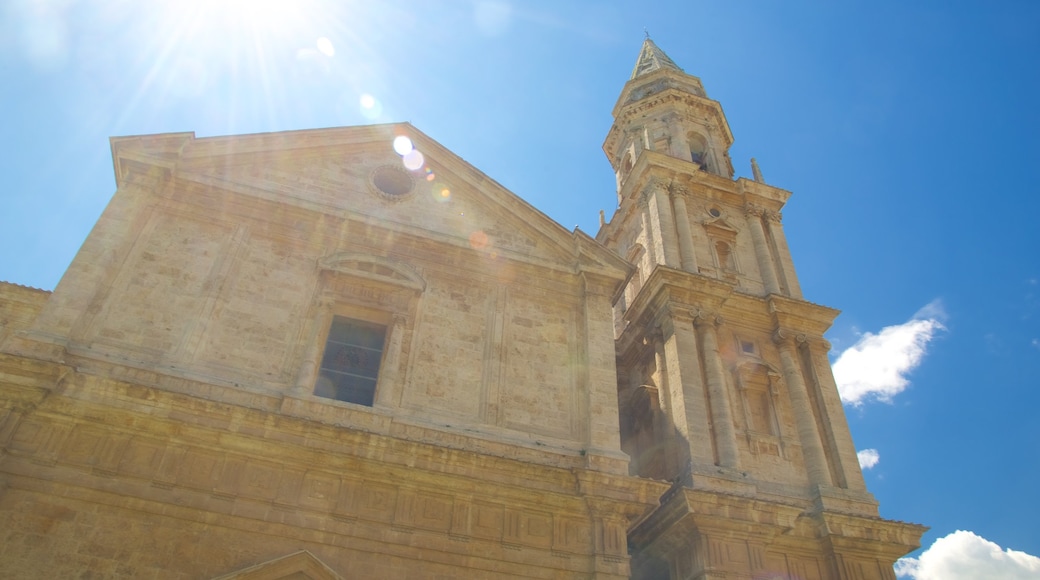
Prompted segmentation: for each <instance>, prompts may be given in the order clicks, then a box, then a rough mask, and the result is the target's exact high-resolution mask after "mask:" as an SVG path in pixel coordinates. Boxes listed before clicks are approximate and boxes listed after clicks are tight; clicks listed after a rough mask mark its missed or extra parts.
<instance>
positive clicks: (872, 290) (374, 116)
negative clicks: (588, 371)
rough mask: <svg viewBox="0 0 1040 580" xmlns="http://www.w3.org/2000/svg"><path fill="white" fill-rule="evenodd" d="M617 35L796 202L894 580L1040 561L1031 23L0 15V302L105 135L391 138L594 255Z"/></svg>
mask: <svg viewBox="0 0 1040 580" xmlns="http://www.w3.org/2000/svg"><path fill="white" fill-rule="evenodd" d="M593 6H594V7H593ZM644 28H646V29H647V30H648V31H649V32H650V34H651V36H652V37H653V39H654V40H655V42H656V43H657V44H658V45H659V46H660V47H661V48H662V49H664V50H665V51H666V52H667V53H668V55H669V56H671V57H672V59H673V60H674V61H675V62H676V63H678V64H679V66H681V67H683V68H684V69H685V70H686V72H688V73H690V74H694V75H697V76H699V77H700V78H701V79H702V80H703V82H704V85H705V88H706V89H707V91H708V94H709V96H711V97H712V98H714V99H717V100H718V101H720V102H721V103H722V105H723V107H724V109H725V111H726V114H727V117H728V120H729V123H730V126H731V128H732V131H733V134H734V136H735V137H736V143H735V145H734V146H733V148H732V149H731V154H732V158H733V160H734V164H735V165H736V167H737V171H738V174H741V175H749V174H750V168H749V166H748V161H747V160H748V159H749V158H750V157H752V156H754V157H756V158H757V159H758V161H759V164H760V166H761V168H762V172H763V173H764V175H765V179H766V181H767V182H769V183H771V184H773V185H777V186H779V187H783V188H785V189H789V190H791V191H793V192H794V195H793V197H792V198H791V201H790V202H789V203H788V206H787V207H786V208H785V212H784V225H785V230H786V233H787V236H788V240H789V242H790V245H791V248H792V252H793V253H794V258H795V264H796V266H797V268H798V272H799V275H800V279H801V284H802V288H803V290H804V292H805V295H806V297H807V298H808V299H809V300H812V301H813V302H817V303H821V304H826V305H829V306H833V307H836V308H840V309H842V310H843V314H842V315H841V317H839V318H838V320H837V322H836V324H835V326H834V328H833V329H832V331H831V333H830V334H829V335H828V338H830V340H831V341H832V343H833V345H834V352H833V357H834V360H836V361H837V360H841V362H840V363H837V364H838V365H839V366H838V369H837V370H838V375H839V382H841V383H842V390H843V395H844V396H845V397H846V399H847V400H848V401H849V404H848V405H847V406H846V411H847V413H848V416H849V420H850V424H851V428H852V430H853V436H854V439H855V441H856V444H857V448H858V449H861V450H867V449H872V450H875V452H876V456H877V461H876V464H874V465H873V467H871V468H869V469H867V470H866V472H865V475H866V478H867V481H868V485H869V487H870V489H871V491H872V492H873V493H874V494H875V495H876V496H877V498H878V500H879V501H880V502H881V512H882V515H883V516H885V517H887V518H892V519H899V520H905V521H914V522H920V523H924V524H927V525H930V526H932V530H931V531H930V532H929V533H928V534H927V535H926V536H925V539H924V546H925V547H926V548H928V547H929V546H931V547H932V549H931V550H929V551H928V553H926V554H925V555H924V556H921V558H920V559H919V560H918V561H916V562H909V563H908V564H906V565H904V567H903V570H904V571H905V572H906V574H907V577H914V578H933V577H940V576H942V577H946V578H955V577H957V576H950V575H945V576H943V574H945V573H944V572H937V571H941V570H944V568H942V566H946V565H950V562H952V561H953V560H952V559H953V558H969V557H975V556H973V554H981V555H980V556H978V558H980V560H978V561H980V562H982V561H985V562H988V563H987V564H986V566H987V567H986V568H984V569H987V570H991V571H992V570H996V569H998V567H999V566H1004V565H1006V566H1007V567H1008V568H1007V569H1008V570H1009V571H1008V572H1007V574H1008V576H1007V577H1016V576H1014V575H1013V572H1011V570H1015V569H1022V570H1026V569H1028V568H1022V567H1023V566H1033V565H1035V566H1037V567H1036V568H1035V569H1034V571H1040V561H1037V562H1036V563H1035V564H1034V563H1033V560H1031V559H1029V557H1028V556H1021V557H1018V558H1017V559H1016V556H1015V554H1010V555H1009V553H1008V552H1004V551H1002V550H1004V549H1012V550H1017V551H1023V552H1026V553H1028V554H1033V555H1038V554H1040V535H1038V534H1036V522H1037V521H1040V495H1038V494H1037V493H1036V489H1037V488H1038V487H1040V484H1038V482H1040V421H1037V420H1036V419H1035V417H1036V416H1037V408H1038V406H1040V392H1038V391H1040V381H1038V379H1037V377H1040V257H1038V250H1040V244H1038V238H1040V233H1038V232H1040V228H1038V227H1037V225H1036V223H1035V222H1036V220H1037V216H1040V187H1038V185H1037V183H1038V176H1037V175H1036V174H1037V173H1038V169H1040V107H1038V106H1037V103H1040V32H1038V31H1040V3H1036V2H1032V1H1022V2H1016V1H1013V0H1008V1H1005V2H1000V3H990V2H982V1H979V2H950V1H948V0H945V1H926V0H920V1H914V2H906V1H905V0H903V1H889V0H882V1H875V2H842V3H823V2H820V3H808V2H780V1H773V0H759V1H754V2H752V1H743V0H735V1H728V2H703V1H685V2H657V3H653V2H648V3H637V2H597V3H595V4H593V3H585V2H581V3H578V2H571V3H569V2H561V1H558V0H557V1H555V2H519V1H516V2H512V3H510V2H508V1H507V0H494V1H491V0H488V1H480V2H469V1H462V0H458V1H452V2H448V1H445V2H415V1H413V2H396V1H395V2H362V1H360V0H357V1H354V2H347V1H342V2H331V1H328V2H325V1H323V0H299V1H297V2H281V1H278V0H252V1H246V0H238V1H235V0H179V1H172V0H171V1H169V2H158V1H157V2H144V3H142V2H132V1H129V0H111V1H109V2H88V1H76V0H37V1H35V2H30V1H28V0H8V1H7V2H4V3H3V7H2V8H0V70H2V71H3V77H2V78H3V82H2V83H0V104H2V106H3V111H4V112H5V115H4V117H5V121H4V129H3V134H4V139H3V144H2V145H0V146H2V147H3V154H2V155H0V174H2V175H4V176H5V178H6V181H5V185H4V186H3V187H2V188H0V279H3V280H8V281H12V282H17V283H20V284H24V285H31V286H37V287H42V288H47V289H51V288H53V287H54V285H55V284H56V283H57V281H58V279H59V278H60V276H61V273H62V272H63V271H64V269H65V267H66V266H67V265H68V263H69V262H70V260H71V259H72V257H73V255H74V253H75V251H76V249H77V248H78V247H79V245H80V243H81V242H82V241H83V239H84V237H85V236H86V235H87V233H88V231H89V229H90V227H91V226H92V225H93V223H94V221H95V220H96V219H97V217H98V215H99V214H100V212H101V210H102V209H103V208H104V205H105V203H106V202H107V201H108V199H109V198H110V196H111V194H112V193H113V191H114V187H115V185H114V180H113V176H112V165H111V158H110V150H109V145H108V137H110V136H113V135H132V134H146V133H163V132H174V131H195V132H196V134H197V135H198V136H200V137H204V136H211V135H224V134H236V133H251V132H263V131H281V130H292V129H307V128H315V127H329V126H341V125H357V124H366V123H375V122H396V121H410V122H412V123H413V124H414V125H415V126H416V127H418V128H419V129H420V130H422V131H423V132H425V133H426V134H428V135H430V136H431V137H433V138H434V139H436V140H438V141H439V142H441V143H442V144H444V145H445V146H447V147H448V148H449V149H452V150H453V151H455V152H456V153H458V154H459V155H461V156H462V157H463V158H465V159H466V160H467V161H469V162H471V163H473V164H474V165H475V166H476V167H478V168H479V169H481V170H482V171H484V172H485V173H487V174H488V175H489V176H491V177H492V178H494V179H496V180H497V181H499V182H500V183H502V184H503V185H505V186H506V187H507V188H509V189H510V190H512V191H514V192H515V193H516V194H518V195H520V196H521V197H523V198H524V199H526V200H528V201H529V202H531V203H532V204H533V205H534V206H535V207H538V208H539V209H541V210H542V211H544V212H546V213H547V214H548V215H549V216H551V217H553V218H554V219H556V220H557V221H559V222H560V223H562V224H563V225H564V226H566V227H568V228H570V227H573V226H575V225H577V226H579V227H581V228H582V229H583V230H585V231H587V232H589V233H594V232H595V231H596V229H597V227H598V221H597V213H598V210H600V209H605V210H607V213H608V215H609V213H610V211H611V210H612V208H613V205H614V204H615V199H616V197H615V193H614V178H613V174H612V172H611V170H610V167H609V165H608V163H607V161H606V158H605V157H604V155H603V153H602V151H601V150H600V146H601V144H602V141H603V138H604V137H605V135H606V132H607V130H608V128H609V127H610V123H611V117H610V111H611V108H612V107H613V105H614V101H615V99H616V98H617V95H618V94H619V92H620V90H621V88H622V85H623V84H624V82H625V81H626V80H627V79H628V77H629V75H630V73H631V70H632V66H633V65H634V62H635V59H636V55H637V53H638V50H639V47H640V45H641V43H642V40H643V34H644V33H643V30H644ZM321 38H324V39H326V40H324V41H321V42H319V39H321ZM365 95H368V98H370V100H368V101H367V102H366V104H367V105H369V106H367V107H365V106H362V105H361V100H362V97H363V96H365ZM843 354H844V355H845V356H844V357H842V355H843ZM839 357H842V358H839ZM881 368H886V369H889V370H888V371H887V372H877V369H881ZM864 457H866V458H868V459H869V458H870V457H873V455H872V454H870V453H866V454H865V455H864ZM956 530H965V531H966V532H971V533H970V534H968V533H962V534H954V532H955V531H956ZM982 538H985V540H983V539H982ZM936 540H940V541H939V542H937V543H935V545H934V546H933V542H936ZM986 541H990V542H995V543H996V544H997V545H999V548H996V549H995V550H994V548H993V547H992V546H991V545H989V544H986V543H985V542H986ZM985 558H990V559H992V561H988V560H984V559H985ZM1023 562H1024V563H1023ZM962 564H963V563H962ZM966 566H967V564H964V565H962V566H961V568H962V569H968V568H967V567H966ZM1016 566H1017V567H1018V568H1016ZM965 577H966V576H965ZM1021 577H1026V576H1024V575H1023V576H1021Z"/></svg>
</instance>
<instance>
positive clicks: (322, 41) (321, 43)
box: [315, 36, 336, 57]
mask: <svg viewBox="0 0 1040 580" xmlns="http://www.w3.org/2000/svg"><path fill="white" fill-rule="evenodd" d="M315 44H317V46H318V52H320V53H322V54H324V55H325V56H328V57H331V56H333V55H335V54H336V47H334V46H332V41H331V40H329V39H328V38H325V37H324V36H322V37H321V38H319V39H318V42H316V43H315Z"/></svg>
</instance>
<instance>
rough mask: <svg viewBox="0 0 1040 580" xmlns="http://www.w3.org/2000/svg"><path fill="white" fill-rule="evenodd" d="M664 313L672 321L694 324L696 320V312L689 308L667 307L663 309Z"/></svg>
mask: <svg viewBox="0 0 1040 580" xmlns="http://www.w3.org/2000/svg"><path fill="white" fill-rule="evenodd" d="M665 312H666V313H667V314H668V316H670V317H671V318H672V320H676V321H682V322H694V320H696V318H697V315H698V312H699V311H694V310H692V309H690V308H684V307H682V306H674V305H669V306H667V307H665Z"/></svg>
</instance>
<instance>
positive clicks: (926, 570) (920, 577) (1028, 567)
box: [895, 530, 1040, 580]
mask: <svg viewBox="0 0 1040 580" xmlns="http://www.w3.org/2000/svg"><path fill="white" fill-rule="evenodd" d="M895 570H896V575H897V576H899V577H900V578H911V579H912V580H976V579H977V578H988V579H990V580H1027V579H1033V580H1035V579H1036V578H1038V577H1040V558H1037V557H1036V556H1032V555H1030V554H1027V553H1025V552H1019V551H1016V550H1012V549H1010V548H1009V549H1007V550H1001V549H1000V546H998V545H997V544H995V543H993V542H991V541H989V540H987V539H986V538H983V537H981V536H978V535H976V534H974V533H972V532H966V531H963V530H958V531H956V532H953V533H952V534H949V535H947V536H944V537H942V538H939V539H938V540H935V542H934V543H933V544H932V545H931V547H930V548H928V549H927V550H925V551H924V552H922V553H921V555H920V556H919V557H917V558H901V559H900V560H898V561H897V562H896V566H895Z"/></svg>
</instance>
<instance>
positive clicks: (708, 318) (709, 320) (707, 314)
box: [693, 309, 724, 327]
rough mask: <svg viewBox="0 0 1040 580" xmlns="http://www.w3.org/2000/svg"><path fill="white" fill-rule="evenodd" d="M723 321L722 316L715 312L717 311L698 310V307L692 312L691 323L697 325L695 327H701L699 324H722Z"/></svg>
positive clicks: (711, 325) (713, 325)
mask: <svg viewBox="0 0 1040 580" xmlns="http://www.w3.org/2000/svg"><path fill="white" fill-rule="evenodd" d="M723 322H724V321H723V320H722V316H720V315H719V313H717V312H711V311H708V310H699V309H698V310H697V312H696V313H694V315H693V325H694V326H697V327H701V326H710V327H716V326H722V323H723Z"/></svg>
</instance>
